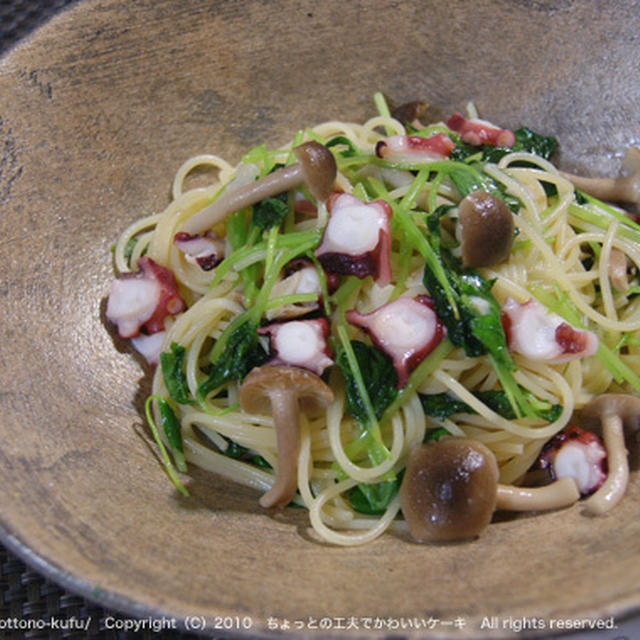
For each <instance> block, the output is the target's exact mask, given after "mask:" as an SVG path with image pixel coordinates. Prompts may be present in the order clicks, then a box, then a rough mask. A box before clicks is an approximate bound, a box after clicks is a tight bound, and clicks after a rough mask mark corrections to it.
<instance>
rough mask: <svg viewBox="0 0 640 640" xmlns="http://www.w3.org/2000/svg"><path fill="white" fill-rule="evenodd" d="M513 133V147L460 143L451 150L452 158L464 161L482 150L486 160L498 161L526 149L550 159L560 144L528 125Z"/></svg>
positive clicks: (483, 157) (482, 157) (483, 158)
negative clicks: (514, 139) (509, 154)
mask: <svg viewBox="0 0 640 640" xmlns="http://www.w3.org/2000/svg"><path fill="white" fill-rule="evenodd" d="M513 133H514V135H515V138H516V141H515V143H514V145H513V147H511V148H507V147H494V146H489V145H481V146H474V145H470V144H466V143H460V144H459V145H457V146H456V148H455V149H454V150H453V151H452V152H451V155H450V158H451V159H452V160H458V161H462V160H465V159H467V158H469V157H471V156H474V155H476V154H477V153H478V152H479V151H480V152H481V153H482V156H481V159H482V160H483V161H484V162H498V161H499V160H500V159H501V158H502V157H504V156H505V155H507V153H513V152H514V151H526V152H528V153H534V154H536V155H537V156H540V157H541V158H544V159H545V160H549V159H550V158H551V156H552V155H553V154H554V153H555V150H556V147H557V146H558V141H557V140H556V139H555V138H553V137H546V136H543V135H540V134H539V133H536V132H535V131H532V130H531V129H529V128H528V127H520V129H516V131H514V132H513Z"/></svg>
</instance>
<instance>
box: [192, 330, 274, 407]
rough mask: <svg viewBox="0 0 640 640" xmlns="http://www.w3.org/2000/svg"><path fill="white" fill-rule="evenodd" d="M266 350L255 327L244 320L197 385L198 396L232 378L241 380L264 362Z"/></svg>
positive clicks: (203, 395)
mask: <svg viewBox="0 0 640 640" xmlns="http://www.w3.org/2000/svg"><path fill="white" fill-rule="evenodd" d="M267 358H268V354H267V352H266V351H265V350H264V349H263V348H262V346H261V345H260V342H259V340H258V334H257V332H256V327H255V326H254V325H253V324H251V323H250V322H245V323H244V324H241V325H240V326H239V327H237V328H236V329H235V330H234V331H233V332H232V333H231V334H230V335H229V338H228V339H227V343H226V345H225V348H224V351H223V352H222V354H221V355H220V356H219V357H218V358H217V359H216V361H215V362H213V363H212V364H211V371H210V373H209V376H208V377H207V378H206V379H205V380H204V381H203V382H202V383H201V384H200V386H199V387H198V398H199V399H200V400H203V399H204V398H205V397H206V395H207V394H208V393H209V392H210V391H213V390H214V389H218V388H219V387H221V386H222V385H224V384H227V383H228V382H231V381H232V380H242V379H244V377H245V376H246V375H247V374H248V373H249V371H251V369H253V368H254V367H258V366H260V365H262V364H264V363H265V362H266V360H267Z"/></svg>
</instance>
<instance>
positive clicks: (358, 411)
mask: <svg viewBox="0 0 640 640" xmlns="http://www.w3.org/2000/svg"><path fill="white" fill-rule="evenodd" d="M351 348H352V349H353V353H354V354H355V357H356V360H357V363H358V366H359V369H360V371H361V373H362V378H363V380H364V385H365V388H366V391H367V393H368V394H369V398H370V399H371V404H372V406H373V411H374V413H375V416H376V418H378V419H380V417H381V416H382V414H383V412H384V410H385V409H386V408H387V406H388V405H389V404H390V403H391V402H392V401H393V399H394V398H395V397H396V395H397V393H398V390H397V389H396V386H395V385H396V383H397V380H398V377H397V374H396V370H395V369H394V368H393V364H392V363H391V360H389V358H387V357H386V356H385V355H384V354H382V353H381V352H380V351H378V349H376V348H375V347H372V346H368V345H366V344H365V343H364V342H360V341H357V340H353V341H352V342H351ZM336 364H337V365H338V366H339V367H340V369H341V370H342V373H343V374H344V377H345V380H346V385H345V394H346V403H347V413H348V414H349V415H350V416H351V417H352V418H355V419H356V420H357V421H358V422H359V423H361V424H364V425H366V424H367V423H368V422H369V417H368V412H367V409H366V406H365V404H364V401H363V398H362V397H361V395H360V392H359V389H358V386H357V384H356V380H355V377H354V376H353V374H352V371H351V368H350V366H349V362H348V359H347V354H346V351H345V349H340V351H339V352H338V355H337V357H336Z"/></svg>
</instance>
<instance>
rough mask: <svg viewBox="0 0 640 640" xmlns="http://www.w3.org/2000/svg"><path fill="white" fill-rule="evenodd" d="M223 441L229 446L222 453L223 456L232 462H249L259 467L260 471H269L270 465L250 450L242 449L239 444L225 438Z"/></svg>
mask: <svg viewBox="0 0 640 640" xmlns="http://www.w3.org/2000/svg"><path fill="white" fill-rule="evenodd" d="M223 437H224V436H223ZM225 440H226V441H227V442H228V443H229V446H228V447H227V448H226V449H225V450H224V451H223V454H224V455H225V456H227V457H228V458H233V459H234V460H242V461H243V462H249V463H251V464H252V465H254V466H256V467H260V468H261V469H271V465H270V464H269V463H268V462H267V461H266V460H265V459H264V458H263V457H262V456H260V455H257V454H255V453H254V452H253V451H251V449H247V447H243V446H242V445H241V444H238V443H237V442H235V441H234V440H231V439H230V438H225Z"/></svg>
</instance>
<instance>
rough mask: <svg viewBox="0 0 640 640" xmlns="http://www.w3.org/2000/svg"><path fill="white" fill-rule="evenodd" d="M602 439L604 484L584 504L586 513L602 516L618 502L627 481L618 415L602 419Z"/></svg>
mask: <svg viewBox="0 0 640 640" xmlns="http://www.w3.org/2000/svg"><path fill="white" fill-rule="evenodd" d="M602 438H603V440H604V446H605V448H606V450H607V465H608V473H607V479H606V480H605V481H604V484H603V485H602V486H601V487H600V488H599V489H598V490H597V491H596V492H595V493H594V494H593V495H592V496H591V497H590V498H589V499H588V500H587V501H586V502H585V507H586V509H587V513H590V514H592V515H602V514H603V513H606V512H607V511H609V510H610V509H613V507H615V506H616V504H618V502H620V500H621V499H622V496H623V495H624V492H625V490H626V488H627V483H628V481H629V462H628V460H627V449H626V446H625V442H624V423H623V421H622V418H621V417H620V416H619V415H618V414H607V415H604V416H603V418H602Z"/></svg>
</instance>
